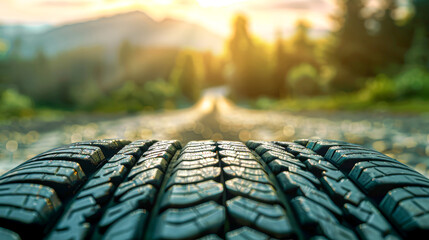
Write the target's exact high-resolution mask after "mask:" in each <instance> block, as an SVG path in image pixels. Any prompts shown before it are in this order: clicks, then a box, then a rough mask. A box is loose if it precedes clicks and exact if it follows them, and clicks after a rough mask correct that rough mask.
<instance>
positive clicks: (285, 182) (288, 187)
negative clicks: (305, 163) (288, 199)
mask: <svg viewBox="0 0 429 240" xmlns="http://www.w3.org/2000/svg"><path fill="white" fill-rule="evenodd" d="M277 180H278V181H279V183H280V186H281V188H282V189H283V191H284V192H286V193H296V192H297V191H298V189H300V188H302V187H308V188H313V189H317V188H316V186H315V185H314V183H313V182H312V181H310V180H309V179H307V178H306V177H303V176H301V175H299V174H296V173H292V172H281V173H279V174H278V175H277Z"/></svg>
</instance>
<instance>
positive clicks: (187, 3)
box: [174, 0, 215, 6]
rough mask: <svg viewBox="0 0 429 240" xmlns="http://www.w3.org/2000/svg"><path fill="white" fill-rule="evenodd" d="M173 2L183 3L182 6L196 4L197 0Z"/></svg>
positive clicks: (176, 2)
mask: <svg viewBox="0 0 429 240" xmlns="http://www.w3.org/2000/svg"><path fill="white" fill-rule="evenodd" d="M214 1H215V0H214ZM174 3H175V4H177V5H184V6H194V5H198V2H197V1H196V0H176V1H174Z"/></svg>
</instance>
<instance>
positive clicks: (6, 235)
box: [0, 227, 21, 240]
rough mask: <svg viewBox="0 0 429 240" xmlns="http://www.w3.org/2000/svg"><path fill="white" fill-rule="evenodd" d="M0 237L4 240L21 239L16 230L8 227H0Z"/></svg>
mask: <svg viewBox="0 0 429 240" xmlns="http://www.w3.org/2000/svg"><path fill="white" fill-rule="evenodd" d="M0 239H4V240H21V237H20V236H19V234H18V233H16V232H12V231H11V230H9V229H6V228H2V227H0Z"/></svg>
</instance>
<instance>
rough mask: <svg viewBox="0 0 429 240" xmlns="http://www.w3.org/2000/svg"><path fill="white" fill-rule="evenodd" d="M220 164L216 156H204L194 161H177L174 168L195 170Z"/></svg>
mask: <svg viewBox="0 0 429 240" xmlns="http://www.w3.org/2000/svg"><path fill="white" fill-rule="evenodd" d="M214 166H219V160H218V159H216V158H204V159H199V160H194V161H177V162H176V164H175V166H174V170H175V171H176V170H193V169H200V168H205V167H214Z"/></svg>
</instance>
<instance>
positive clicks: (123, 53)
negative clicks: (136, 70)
mask: <svg viewBox="0 0 429 240" xmlns="http://www.w3.org/2000/svg"><path fill="white" fill-rule="evenodd" d="M134 51H135V47H134V46H133V45H132V44H131V43H130V41H128V40H124V41H123V42H122V44H121V46H120V47H119V56H118V58H119V66H120V68H121V72H122V78H123V79H124V80H130V79H131V75H132V73H131V67H132V66H131V63H132V57H133V55H134Z"/></svg>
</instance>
